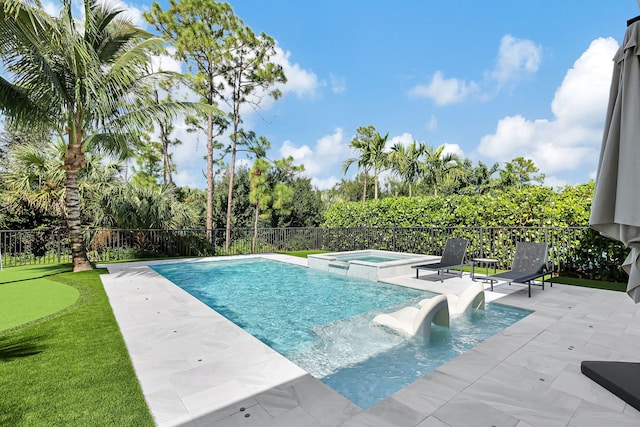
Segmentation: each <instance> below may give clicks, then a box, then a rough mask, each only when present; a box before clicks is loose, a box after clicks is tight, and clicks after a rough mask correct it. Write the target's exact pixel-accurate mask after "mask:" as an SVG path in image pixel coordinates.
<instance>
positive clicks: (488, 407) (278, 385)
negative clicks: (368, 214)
mask: <svg viewBox="0 0 640 427" xmlns="http://www.w3.org/2000/svg"><path fill="white" fill-rule="evenodd" d="M259 256H260V257H266V258H270V259H274V260H278V261H284V262H293V263H296V264H298V265H306V260H305V259H301V258H294V257H289V256H286V255H275V254H271V255H259ZM234 258H236V257H234ZM221 259H225V258H222V257H216V258H201V259H192V260H184V259H180V260H170V261H155V262H143V263H127V264H109V265H106V266H105V267H107V268H108V269H109V272H110V274H108V275H103V276H102V279H103V283H104V287H105V290H106V292H107V294H108V295H109V300H110V302H111V305H112V307H113V311H114V314H115V315H116V319H117V320H118V324H119V325H120V328H121V331H122V334H123V337H124V339H125V343H126V345H127V348H128V350H129V353H130V355H131V360H132V362H133V365H134V369H135V371H136V375H137V376H138V379H139V381H140V384H141V387H142V390H143V393H144V395H145V399H146V400H147V403H148V405H149V408H150V410H151V412H152V414H153V416H154V419H155V420H156V423H157V425H159V426H178V425H180V426H198V425H228V424H230V423H231V424H236V423H237V424H240V423H245V422H249V421H251V422H252V423H254V425H278V426H282V425H285V426H286V425H292V426H294V425H300V423H303V424H315V425H327V426H331V425H374V426H375V425H412V426H418V425H420V426H423V425H424V426H426V425H465V424H466V425H468V423H469V422H471V423H473V422H474V420H476V421H477V420H478V419H483V420H485V419H486V420H487V422H488V423H490V424H489V425H492V424H494V425H516V424H517V425H518V426H526V425H570V424H572V423H573V424H576V425H577V424H579V425H598V424H597V423H596V421H598V420H599V421H602V420H604V419H606V420H608V421H610V422H613V423H618V424H617V425H637V423H638V422H639V421H640V413H639V412H638V411H636V410H635V409H633V408H631V407H630V406H629V405H626V404H625V403H624V402H622V401H621V400H620V399H618V398H616V397H615V396H613V395H611V394H610V393H609V392H607V391H606V390H604V389H603V388H602V387H600V386H598V385H597V384H595V383H593V382H591V381H590V380H589V379H588V378H586V377H584V376H583V375H581V374H580V372H579V361H580V360H582V359H585V358H587V359H594V358H595V359H604V360H608V359H611V358H615V359H627V360H633V358H634V357H637V354H640V307H636V306H634V305H633V304H632V303H631V302H630V300H629V298H628V297H627V296H626V295H625V294H622V293H615V292H611V291H602V290H597V289H585V288H575V287H571V286H563V285H555V286H554V287H553V288H551V289H545V290H544V291H542V290H540V291H539V292H536V291H535V290H534V295H533V296H532V298H527V297H526V289H525V287H522V286H518V285H514V286H506V285H499V286H495V288H494V292H489V291H487V292H486V295H487V299H488V300H496V299H500V302H501V303H505V304H507V305H513V306H515V307H519V308H525V309H529V310H534V313H532V314H531V315H529V316H527V317H526V318H525V319H523V320H521V321H519V322H517V323H516V324H514V325H512V326H511V327H509V328H507V329H505V330H504V331H502V332H501V333H499V334H497V335H495V336H494V337H492V338H490V339H488V340H486V341H484V342H482V343H480V344H479V345H477V346H475V347H474V348H473V349H472V350H469V351H467V352H465V353H464V354H462V355H461V356H459V357H457V358H456V359H454V360H452V361H450V362H447V363H445V364H444V365H442V366H441V367H440V368H438V369H436V371H434V372H432V373H430V374H428V375H426V376H424V377H422V378H420V379H418V380H417V381H415V382H414V383H412V384H411V385H409V386H407V387H405V388H404V389H402V390H400V391H399V392H397V393H395V394H394V395H392V396H391V397H389V398H387V399H385V400H383V401H382V402H380V403H379V404H377V405H375V406H374V407H372V408H369V409H367V410H361V409H360V408H358V407H357V406H355V405H353V404H352V403H351V402H349V401H348V400H347V399H345V398H343V397H342V396H340V395H339V394H338V393H337V392H335V391H333V390H331V389H330V388H329V387H327V386H325V385H324V384H323V383H322V382H320V381H319V380H317V379H315V378H313V377H311V376H310V375H309V374H307V373H306V372H304V371H303V370H302V369H301V368H299V367H297V366H296V365H294V364H293V363H292V362H290V361H289V360H287V359H286V358H284V357H283V356H281V355H279V354H278V353H276V352H275V351H273V350H271V349H270V348H269V347H267V346H266V345H264V344H262V343H261V342H260V341H259V340H257V339H255V338H254V337H252V336H251V335H249V334H247V333H246V332H244V331H242V330H241V329H240V328H238V327H237V326H236V325H234V324H233V323H231V322H229V321H227V320H226V319H224V318H223V317H222V316H220V315H219V314H218V313H216V312H215V311H213V310H211V309H209V308H208V307H206V306H205V305H204V304H203V303H201V302H199V301H198V300H197V299H195V298H193V297H191V296H190V295H189V294H187V293H186V292H185V291H183V290H182V289H180V288H178V287H177V286H175V285H173V284H172V283H171V282H169V281H168V280H167V279H164V278H162V276H160V275H159V274H157V273H155V272H154V271H153V270H152V269H150V268H148V266H149V265H153V264H165V263H176V262H200V261H208V260H221ZM470 280H471V279H470V278H469V277H468V276H466V275H465V276H464V277H462V278H458V277H451V278H447V279H446V280H445V282H444V285H443V284H442V283H441V282H440V279H439V278H437V279H430V278H429V277H421V278H420V279H415V278H414V277H410V276H403V277H398V278H394V279H388V280H385V281H386V282H389V283H395V284H401V285H404V286H411V287H416V288H418V289H424V290H430V291H435V292H442V290H443V289H446V290H447V291H449V292H453V293H460V292H462V290H463V289H464V288H465V287H466V286H467V285H468V284H469V283H471V282H470ZM625 299H626V300H625ZM627 300H628V301H627ZM612 320H615V321H617V323H616V324H615V325H612V324H611V321H612ZM173 331H176V332H173ZM595 338H597V339H598V340H595ZM514 378H517V379H518V381H515V382H514ZM479 414H480V415H481V416H482V417H484V418H478V416H479ZM589 420H596V421H589ZM256 423H257V424H256Z"/></svg>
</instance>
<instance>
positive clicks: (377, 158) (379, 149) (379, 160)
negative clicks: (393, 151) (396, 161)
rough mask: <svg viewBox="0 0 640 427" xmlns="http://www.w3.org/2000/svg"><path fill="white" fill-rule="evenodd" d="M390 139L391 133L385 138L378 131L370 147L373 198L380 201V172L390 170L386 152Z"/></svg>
mask: <svg viewBox="0 0 640 427" xmlns="http://www.w3.org/2000/svg"><path fill="white" fill-rule="evenodd" d="M388 139H389V133H388V132H387V134H386V135H385V136H381V135H380V134H379V133H378V132H377V131H376V133H375V135H374V136H373V139H372V140H371V145H370V146H369V153H368V158H369V162H370V163H371V169H372V170H373V198H374V199H376V200H377V199H378V185H379V183H378V176H379V175H380V172H382V171H384V170H387V169H388V168H389V160H388V157H389V156H388V153H387V152H386V151H384V148H385V146H386V145H387V140H388Z"/></svg>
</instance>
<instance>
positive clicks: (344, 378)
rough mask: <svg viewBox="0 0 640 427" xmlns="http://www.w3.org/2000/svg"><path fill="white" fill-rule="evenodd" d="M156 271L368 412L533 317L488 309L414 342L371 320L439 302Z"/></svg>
mask: <svg viewBox="0 0 640 427" xmlns="http://www.w3.org/2000/svg"><path fill="white" fill-rule="evenodd" d="M152 268H153V269H154V270H156V271H157V272H158V273H160V274H162V275H163V276H165V277H166V278H167V279H169V280H171V281H172V282H173V283H175V284H176V285H178V286H180V287H181V288H183V289H184V290H186V291H187V292H189V293H190V294H191V295H193V296H194V297H196V298H198V299H199V300H201V301H203V302H204V303H205V304H207V305H208V306H209V307H211V308H213V309H214V310H216V311H217V312H218V313H220V314H222V315H223V316H225V317H226V318H227V319H229V320H231V321H232V322H234V323H236V324H237V325H238V326H240V327H242V328H243V329H245V330H246V331H247V332H249V333H250V334H252V335H254V336H255V337H256V338H258V339H260V340H261V341H263V342H264V343H265V344H267V345H269V346H270V347H272V348H273V349H274V350H276V351H278V352H280V353H281V354H282V355H284V356H285V357H287V358H288V359H290V360H291V361H293V362H294V363H296V364H297V365H299V366H300V367H302V368H303V369H305V370H306V371H307V372H309V373H310V374H312V375H314V376H315V377H317V378H319V379H321V380H322V381H323V382H324V383H325V384H327V385H329V386H330V387H332V388H333V389H334V390H336V391H338V392H339V393H341V394H342V395H343V396H345V397H346V398H348V399H350V400H351V401H352V402H354V403H355V404H357V405H358V406H360V407H361V408H368V407H371V406H373V405H375V404H376V403H377V402H379V401H380V400H382V399H384V398H385V397H387V396H389V395H391V394H393V393H395V392H396V391H398V390H400V389H401V388H403V387H404V386H406V385H408V384H410V383H411V382H413V381H415V380H416V379H417V378H419V377H421V376H423V375H425V374H427V373H429V372H431V371H433V370H435V369H436V368H437V367H438V366H440V365H441V364H442V363H444V362H446V361H448V360H451V359H453V358H454V357H456V356H457V355H459V354H461V353H463V352H464V351H466V350H469V349H470V348H472V347H473V346H474V345H475V344H476V343H478V342H480V341H482V340H484V339H487V338H489V337H491V336H492V335H494V334H495V333H497V332H499V331H501V330H502V329H504V328H505V327H507V326H509V325H511V324H513V323H515V322H516V321H518V320H519V319H521V318H523V317H525V316H526V315H527V314H529V312H528V311H525V310H519V309H515V308H511V307H506V306H501V305H499V304H488V305H487V310H484V311H482V310H478V311H477V312H474V313H473V316H472V318H471V319H462V318H459V319H452V321H451V325H450V329H447V328H442V327H439V326H434V327H433V329H432V335H431V339H430V341H429V342H424V341H422V340H420V339H413V340H407V339H405V338H403V337H401V336H399V335H397V334H395V333H393V332H391V331H389V330H387V329H385V328H383V327H379V326H374V325H372V324H371V320H372V319H373V317H375V315H377V314H379V313H383V312H390V311H393V310H397V309H399V308H401V307H405V306H407V305H410V304H416V303H417V302H418V301H419V300H420V299H422V298H426V297H430V296H433V295H435V294H432V293H429V292H425V291H419V290H415V289H410V288H405V287H402V286H394V285H389V284H384V283H381V282H373V281H369V280H364V279H355V278H352V277H345V276H342V275H334V274H331V273H327V272H323V271H319V270H313V269H308V268H305V267H299V266H295V265H291V264H286V263H281V262H276V261H271V260H266V259H260V258H254V259H249V260H247V259H244V260H232V261H213V262H202V263H185V264H167V265H159V266H153V267H152Z"/></svg>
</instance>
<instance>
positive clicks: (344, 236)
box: [0, 227, 627, 281]
mask: <svg viewBox="0 0 640 427" xmlns="http://www.w3.org/2000/svg"><path fill="white" fill-rule="evenodd" d="M448 237H464V238H467V239H469V241H470V243H469V249H468V252H467V253H468V256H469V257H470V258H471V257H491V258H496V259H498V260H499V267H502V268H507V267H509V266H510V265H511V262H512V259H513V253H514V250H515V243H516V242H518V241H538V242H546V243H547V244H548V245H549V255H550V259H551V261H552V262H553V265H554V269H555V271H557V272H562V273H563V274H575V275H578V276H582V277H586V278H593V279H601V280H618V281H626V275H625V273H624V272H622V270H621V269H620V267H619V266H620V264H621V263H622V261H623V260H624V258H625V256H626V252H627V251H626V249H625V248H624V246H623V245H622V244H621V243H619V242H616V241H613V240H610V239H606V238H604V237H602V236H600V235H599V234H598V233H596V232H594V231H593V230H591V229H589V228H588V227H383V228H366V227H353V228H261V229H258V232H257V236H256V238H254V230H253V229H251V228H237V229H233V230H232V233H231V239H230V242H229V245H228V246H227V245H226V242H225V230H224V229H215V230H205V229H182V230H117V229H108V230H87V231H86V232H85V243H86V249H87V254H88V256H89V259H90V260H91V261H94V262H101V261H112V260H127V259H134V258H146V257H185V256H186V257H189V256H193V257H201V256H217V255H237V254H249V253H265V252H274V251H295V250H309V249H318V250H327V251H348V250H359V249H378V250H388V251H398V252H411V253H423V254H435V255H440V254H441V251H442V248H444V244H445V242H446V239H447V238H448ZM0 254H1V259H2V264H3V266H5V267H8V266H14V265H23V264H38V263H61V262H68V261H70V260H71V250H70V246H69V238H68V235H67V234H66V233H63V232H61V231H50V230H0Z"/></svg>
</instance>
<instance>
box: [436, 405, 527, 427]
mask: <svg viewBox="0 0 640 427" xmlns="http://www.w3.org/2000/svg"><path fill="white" fill-rule="evenodd" d="M433 416H434V417H436V418H437V419H438V420H440V421H442V422H444V423H446V424H445V425H450V426H452V427H468V426H469V425H473V426H477V427H484V426H486V427H514V426H515V425H516V424H517V423H518V421H519V420H518V419H517V418H514V417H513V416H511V415H509V414H507V413H505V412H502V411H500V410H498V409H496V408H494V407H492V406H489V405H487V404H486V403H484V402H481V401H478V400H469V399H459V398H456V399H454V400H452V401H450V402H449V403H447V404H445V405H444V406H442V407H441V408H440V409H438V410H437V411H436V412H434V414H433ZM470 423H472V424H470Z"/></svg>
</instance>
